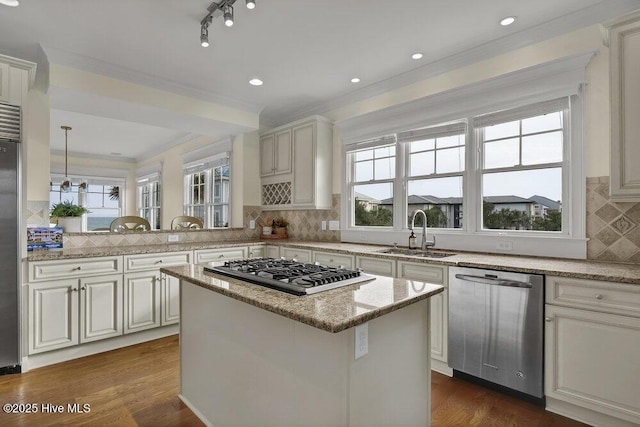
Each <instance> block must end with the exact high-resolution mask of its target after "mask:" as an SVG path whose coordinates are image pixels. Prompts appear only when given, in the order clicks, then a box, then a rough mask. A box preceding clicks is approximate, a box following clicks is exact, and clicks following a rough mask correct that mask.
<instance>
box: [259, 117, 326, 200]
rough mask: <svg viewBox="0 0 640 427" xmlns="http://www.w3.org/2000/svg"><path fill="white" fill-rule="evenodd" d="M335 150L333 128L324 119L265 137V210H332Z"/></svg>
mask: <svg viewBox="0 0 640 427" xmlns="http://www.w3.org/2000/svg"><path fill="white" fill-rule="evenodd" d="M332 147H333V127H332V125H331V123H329V122H328V121H327V120H326V119H324V118H323V117H320V116H314V117H312V118H309V119H305V120H300V121H297V122H295V123H290V124H288V125H285V126H281V127H279V128H277V129H274V130H273V131H270V132H269V133H266V134H263V135H261V137H260V156H261V158H260V175H261V177H262V180H261V184H262V185H261V187H262V208H263V209H267V210H268V209H271V210H274V209H330V208H331V190H332V183H331V179H332V171H333V168H332V165H333V149H332ZM287 166H288V170H287Z"/></svg>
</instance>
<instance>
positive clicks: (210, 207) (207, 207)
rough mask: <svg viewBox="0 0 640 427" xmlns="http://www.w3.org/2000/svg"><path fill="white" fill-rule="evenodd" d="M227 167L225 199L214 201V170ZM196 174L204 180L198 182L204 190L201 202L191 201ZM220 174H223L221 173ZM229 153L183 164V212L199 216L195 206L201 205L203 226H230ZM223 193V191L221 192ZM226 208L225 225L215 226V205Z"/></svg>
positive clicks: (215, 227)
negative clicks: (227, 183)
mask: <svg viewBox="0 0 640 427" xmlns="http://www.w3.org/2000/svg"><path fill="white" fill-rule="evenodd" d="M224 168H227V170H228V173H227V178H226V179H227V181H228V182H229V185H228V186H227V200H226V201H222V202H216V201H215V194H214V191H215V170H216V169H221V170H224ZM196 174H201V175H202V176H203V179H204V182H203V183H199V184H198V185H201V186H202V188H203V191H204V199H203V203H202V204H200V203H193V197H192V196H193V191H192V190H193V188H194V187H193V183H192V181H193V177H194V176H195V175H196ZM221 176H224V174H223V173H221ZM231 186H232V180H231V153H230V152H224V153H220V154H218V155H215V156H211V157H208V158H206V159H203V160H200V161H195V162H191V163H187V164H185V165H184V166H183V191H184V193H183V194H184V198H183V213H184V215H188V216H195V217H199V216H198V215H196V214H195V208H196V207H200V206H201V207H202V209H203V212H204V215H203V216H204V218H202V222H203V223H204V228H208V229H228V228H231ZM223 194H224V192H223ZM225 206H226V208H227V215H228V218H227V221H226V224H227V225H226V226H216V215H215V214H216V207H222V209H223V211H224V208H225Z"/></svg>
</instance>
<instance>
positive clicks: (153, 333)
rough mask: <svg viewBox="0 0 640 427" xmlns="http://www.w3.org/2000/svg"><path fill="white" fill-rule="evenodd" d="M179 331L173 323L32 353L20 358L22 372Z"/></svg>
mask: <svg viewBox="0 0 640 427" xmlns="http://www.w3.org/2000/svg"><path fill="white" fill-rule="evenodd" d="M179 331H180V330H179V325H178V324H175V325H169V326H163V327H161V328H155V329H147V330H146V331H140V332H136V333H133V334H127V335H122V336H119V337H114V338H108V339H105V340H100V341H94V342H90V343H86V344H79V345H76V346H73V347H67V348H61V349H59V350H52V351H48V352H46V353H38V354H32V355H30V356H26V357H23V358H22V372H28V371H30V370H31V369H36V368H41V367H43V366H48V365H53V364H55V363H61V362H66V361H67V360H73V359H78V358H80V357H85V356H91V355H92V354H97V353H102V352H105V351H111V350H115V349H117V348H122V347H128V346H130V345H135V344H140V343H143V342H146V341H152V340H156V339H158V338H164V337H168V336H170V335H176V334H178V332H179Z"/></svg>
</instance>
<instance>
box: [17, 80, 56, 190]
mask: <svg viewBox="0 0 640 427" xmlns="http://www.w3.org/2000/svg"><path fill="white" fill-rule="evenodd" d="M24 123H25V129H24V131H25V140H26V147H25V148H26V150H25V152H26V153H25V157H26V158H25V159H23V160H24V161H23V165H24V167H25V168H26V174H25V183H24V184H23V185H24V186H25V194H26V200H40V201H44V200H49V165H50V157H49V95H47V94H46V93H44V92H41V91H38V90H34V89H32V90H30V91H29V92H28V94H27V108H26V109H25V121H24Z"/></svg>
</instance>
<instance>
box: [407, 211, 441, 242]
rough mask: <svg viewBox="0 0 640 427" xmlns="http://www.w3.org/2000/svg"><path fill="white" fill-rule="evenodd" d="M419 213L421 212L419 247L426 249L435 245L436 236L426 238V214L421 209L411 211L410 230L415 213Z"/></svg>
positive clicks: (413, 223) (414, 219)
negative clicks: (430, 238) (420, 240)
mask: <svg viewBox="0 0 640 427" xmlns="http://www.w3.org/2000/svg"><path fill="white" fill-rule="evenodd" d="M419 213H421V214H422V218H423V220H422V243H421V244H420V249H422V250H423V251H426V250H427V249H428V248H429V247H432V246H435V245H436V236H433V240H427V214H426V213H424V211H423V210H420V209H416V210H415V211H413V217H412V218H411V231H412V232H413V227H414V226H415V222H416V215H418V214H419Z"/></svg>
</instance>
